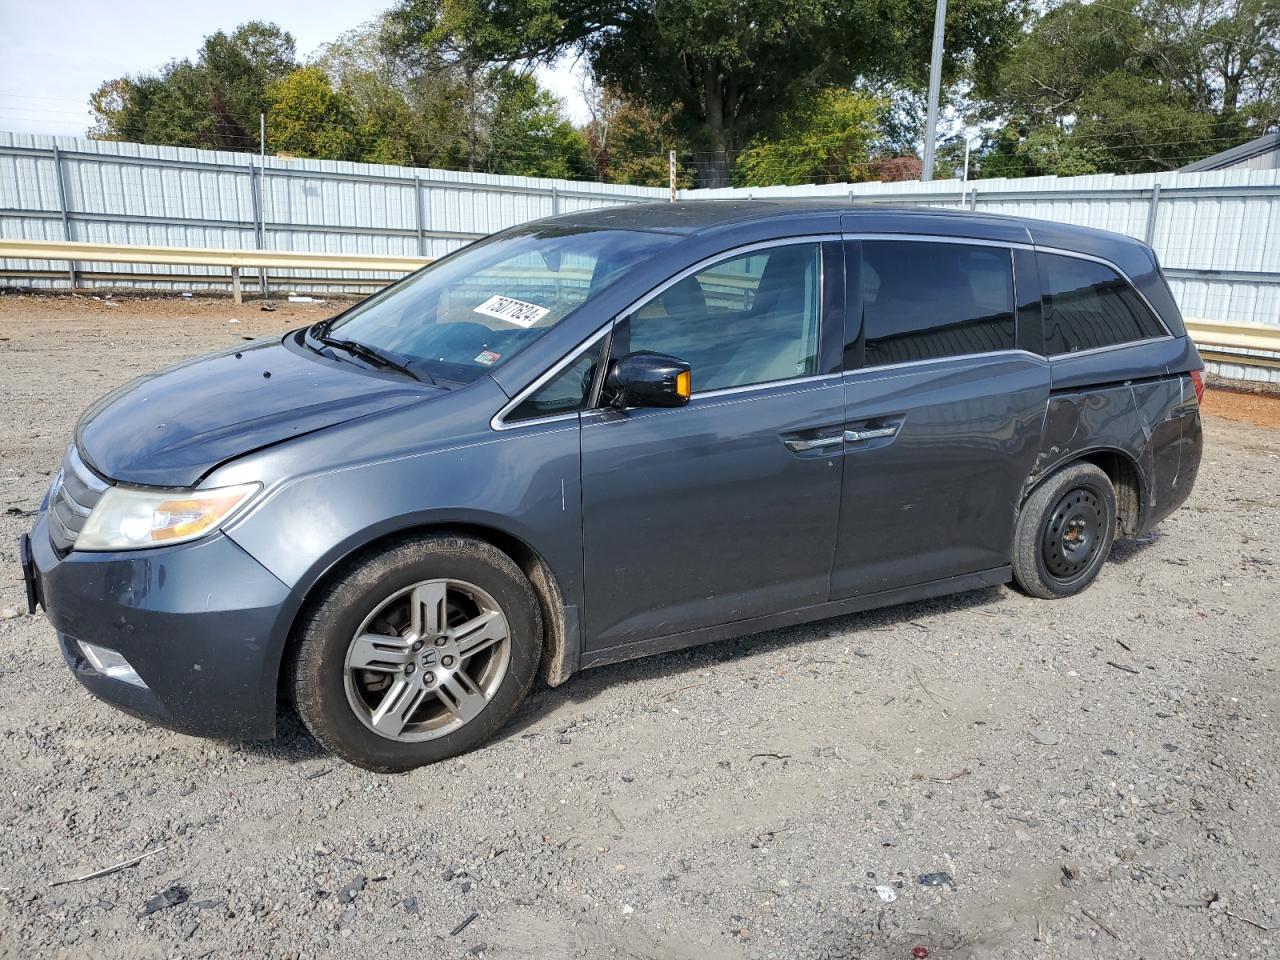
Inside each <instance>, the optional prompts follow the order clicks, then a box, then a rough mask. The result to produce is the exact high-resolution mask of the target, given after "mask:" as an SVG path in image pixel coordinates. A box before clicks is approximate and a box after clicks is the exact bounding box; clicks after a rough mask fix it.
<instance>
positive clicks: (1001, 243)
mask: <svg viewBox="0 0 1280 960" xmlns="http://www.w3.org/2000/svg"><path fill="white" fill-rule="evenodd" d="M844 239H846V240H907V241H910V242H913V243H960V244H968V245H971V246H980V247H1008V248H1009V250H1010V251H1013V250H1030V251H1031V252H1032V253H1050V254H1053V255H1054V256H1058V257H1073V258H1075V259H1076V260H1090V261H1092V262H1093V263H1098V264H1101V265H1102V266H1104V267H1107V268H1108V269H1109V270H1113V271H1115V274H1116V276H1118V277H1119V278H1120V279H1121V280H1123V281H1124V282H1125V284H1127V285H1128V287H1129V289H1130V290H1132V291H1133V292H1134V293H1135V294H1137V296H1138V299H1139V300H1141V301H1142V302H1143V304H1144V305H1145V306H1146V308H1147V309H1148V310H1149V311H1151V316H1153V317H1155V320H1156V323H1158V324H1160V329H1162V330H1163V331H1164V332H1165V336H1166V337H1169V338H1173V331H1172V330H1170V329H1169V325H1168V324H1167V323H1165V322H1164V317H1162V316H1161V315H1160V311H1159V310H1157V309H1156V308H1155V306H1154V305H1153V304H1152V303H1151V301H1150V300H1148V299H1147V295H1146V294H1144V293H1143V292H1142V291H1141V290H1139V289H1138V285H1137V284H1136V283H1134V282H1133V277H1131V276H1129V274H1128V273H1126V272H1125V271H1124V270H1123V269H1122V268H1121V267H1120V265H1119V264H1117V263H1114V262H1112V261H1111V260H1108V259H1107V258H1106V257H1099V256H1097V255H1096V254H1092V253H1084V252H1083V251H1081V250H1064V249H1062V248H1061V247H1042V246H1038V245H1037V244H1034V243H1031V242H1030V241H1027V242H1025V243H1024V242H1022V241H1021V240H985V239H979V238H977V237H937V236H933V235H931V234H927V233H846V234H845V235H844ZM1010 256H1012V253H1010ZM1014 271H1015V275H1014V278H1013V282H1014V291H1015V293H1014V298H1015V300H1016V299H1017V292H1016V291H1017V283H1018V278H1017V274H1016V271H1017V265H1016V264H1015V265H1014ZM1040 284H1041V286H1040V302H1041V304H1042V305H1043V303H1044V280H1043V279H1041V281H1040ZM1014 309H1015V310H1016V309H1017V304H1016V303H1015V304H1014ZM1163 339H1165V337H1148V338H1147V339H1146V340H1129V341H1126V342H1125V343H1116V344H1108V345H1107V346H1105V347H1090V348H1089V350H1077V351H1076V352H1075V353H1054V354H1042V356H1046V357H1050V358H1052V357H1078V356H1080V355H1081V354H1083V353H1093V352H1096V351H1100V350H1111V349H1114V348H1115V347H1129V346H1133V345H1134V344H1136V343H1154V342H1156V341H1158V340H1163ZM965 356H969V354H965Z"/></svg>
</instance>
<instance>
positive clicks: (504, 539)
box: [276, 520, 581, 701]
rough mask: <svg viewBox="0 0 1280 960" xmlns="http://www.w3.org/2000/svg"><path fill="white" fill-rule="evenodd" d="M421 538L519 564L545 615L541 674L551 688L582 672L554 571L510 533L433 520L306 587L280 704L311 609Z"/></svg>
mask: <svg viewBox="0 0 1280 960" xmlns="http://www.w3.org/2000/svg"><path fill="white" fill-rule="evenodd" d="M423 534H453V535H455V536H462V537H470V538H473V539H476V540H481V541H483V542H485V543H488V544H489V545H491V546H493V547H495V548H497V549H498V550H500V551H502V553H504V554H506V556H508V557H510V558H511V560H512V561H514V562H515V564H516V566H518V567H519V568H520V569H521V571H523V573H524V575H525V576H526V577H527V578H528V580H529V583H530V584H531V585H532V587H533V592H534V594H535V595H536V596H537V598H538V606H539V609H540V612H541V614H542V636H541V638H540V642H541V644H542V657H541V666H540V667H539V674H540V675H541V677H542V678H543V680H544V681H545V682H546V683H547V684H548V685H550V686H553V687H555V686H559V685H560V684H562V683H564V682H565V681H566V680H568V679H569V677H571V676H572V675H573V674H574V673H575V672H576V671H577V669H578V661H579V653H580V650H581V646H580V643H579V637H578V632H577V631H578V623H577V620H576V617H570V616H568V610H567V608H566V606H565V603H564V594H563V593H562V591H561V588H560V581H559V578H558V577H557V576H556V574H555V572H554V571H553V570H552V569H551V567H550V565H549V564H548V563H547V562H546V561H545V560H544V559H543V558H542V556H541V555H540V554H539V553H538V551H537V550H535V549H534V548H533V547H532V546H531V545H530V544H528V543H527V542H525V541H524V540H523V539H522V538H520V537H518V536H516V535H515V534H513V533H511V532H510V531H508V530H503V529H502V528H500V527H497V526H493V525H490V524H485V523H482V522H476V521H473V520H431V521H426V522H419V523H410V524H406V525H404V526H401V527H397V528H395V529H393V530H388V531H384V532H380V533H378V534H377V535H375V536H373V537H371V538H369V539H367V540H364V541H362V542H360V543H358V544H355V545H352V546H349V548H348V549H347V550H346V551H345V552H344V553H342V554H341V555H340V556H338V557H336V558H334V559H333V560H332V561H331V562H330V563H329V564H328V566H327V567H326V568H325V569H324V570H323V571H322V572H321V573H320V574H319V575H318V576H317V577H314V578H313V579H312V580H311V582H310V583H309V584H308V585H307V586H306V587H305V589H304V590H303V591H302V593H301V597H300V600H299V602H298V604H297V608H296V610H295V611H294V612H293V616H292V617H291V618H290V622H289V629H288V632H287V634H286V636H285V642H284V644H283V646H282V648H281V651H280V658H279V660H278V662H277V663H278V665H277V677H276V687H277V693H278V697H279V699H280V700H281V701H286V700H288V699H289V698H290V691H289V690H288V682H289V678H288V677H287V676H286V673H287V671H285V670H282V669H279V665H280V664H283V663H285V662H287V659H288V656H289V653H290V651H291V650H292V649H293V647H294V645H295V644H296V643H297V642H298V635H297V628H298V624H299V622H300V621H301V620H302V618H303V616H304V615H305V613H306V611H307V609H308V608H309V607H310V605H311V604H312V603H313V602H314V601H315V598H316V597H317V596H318V595H319V593H320V592H321V591H322V590H324V588H325V587H326V586H328V585H329V584H330V583H332V582H333V581H334V580H335V579H336V578H338V577H339V576H341V575H342V574H343V573H345V572H346V571H347V570H349V569H350V568H351V567H352V566H353V565H354V564H357V563H359V562H360V561H361V560H362V559H363V558H365V557H367V556H371V555H373V554H375V553H378V552H379V551H381V550H384V549H386V548H387V547H388V546H390V545H391V544H394V543H396V542H397V541H400V540H404V539H406V538H409V537H414V536H420V535H423Z"/></svg>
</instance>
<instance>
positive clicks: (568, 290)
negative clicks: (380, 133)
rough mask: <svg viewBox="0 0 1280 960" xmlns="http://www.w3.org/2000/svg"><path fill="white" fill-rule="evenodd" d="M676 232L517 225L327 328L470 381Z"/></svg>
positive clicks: (440, 374)
mask: <svg viewBox="0 0 1280 960" xmlns="http://www.w3.org/2000/svg"><path fill="white" fill-rule="evenodd" d="M676 239H677V237H675V236H673V235H671V234H662V233H648V232H642V231H634V230H595V229H587V228H582V227H565V226H551V225H545V224H544V225H533V226H530V227H523V228H519V229H517V230H513V231H507V232H505V233H501V234H498V235H496V236H494V237H490V238H489V239H487V240H482V241H480V242H479V243H475V244H472V245H471V246H469V247H466V248H464V249H463V250H460V251H458V252H457V253H455V254H453V255H451V256H449V257H446V258H445V259H443V260H441V261H440V262H439V263H436V264H433V265H432V266H430V267H427V268H426V269H425V270H422V271H421V272H419V273H417V274H414V275H413V276H412V277H409V278H408V279H407V280H405V281H404V282H402V283H399V284H397V285H395V286H393V287H390V288H388V289H387V290H384V291H383V292H381V293H378V294H375V295H374V296H372V297H370V298H369V299H368V300H366V301H364V302H363V303H361V304H359V305H358V306H356V307H354V308H353V309H352V310H351V311H350V312H349V313H347V314H346V315H345V316H343V317H342V318H341V319H339V320H337V321H336V322H334V323H333V324H332V325H331V326H330V327H329V328H328V329H325V330H323V333H324V335H325V336H326V337H329V338H334V339H338V340H349V341H354V342H356V343H358V344H361V345H364V346H368V347H372V348H374V349H376V350H379V351H383V352H384V353H386V354H388V355H391V356H395V357H397V358H399V359H402V360H403V361H404V362H405V363H406V364H407V366H408V367H409V368H410V369H411V370H412V371H415V372H417V373H425V374H426V375H427V376H428V377H429V378H431V379H434V380H448V381H453V382H456V383H470V382H471V381H472V380H474V379H476V378H477V377H479V376H480V375H481V374H483V373H485V372H487V371H489V370H492V369H493V368H494V367H497V366H498V365H500V364H502V363H504V362H505V361H507V360H509V359H511V357H512V356H514V355H515V354H516V353H517V352H518V351H519V350H521V349H523V348H524V347H527V346H528V345H529V344H531V343H533V342H534V341H535V340H537V339H538V338H539V337H541V336H542V335H543V334H544V333H546V332H547V331H548V330H549V329H551V327H553V326H555V325H556V324H557V323H559V322H560V321H561V320H563V319H564V318H565V317H566V316H568V315H569V314H570V313H572V312H573V311H574V310H576V309H577V308H578V307H580V306H582V305H583V304H584V303H586V302H587V301H588V300H589V299H591V297H593V296H594V295H595V294H597V293H598V292H599V291H600V290H602V289H604V287H606V286H607V285H608V284H609V283H610V282H612V281H613V280H614V279H616V278H617V276H618V275H619V274H620V273H621V272H622V271H624V270H625V269H626V268H627V267H630V266H631V265H632V264H635V263H637V262H638V261H640V260H643V259H645V258H647V257H650V256H652V255H653V254H654V253H656V252H658V251H659V250H661V249H663V248H665V247H667V246H669V245H670V244H672V243H674V242H675V240H676Z"/></svg>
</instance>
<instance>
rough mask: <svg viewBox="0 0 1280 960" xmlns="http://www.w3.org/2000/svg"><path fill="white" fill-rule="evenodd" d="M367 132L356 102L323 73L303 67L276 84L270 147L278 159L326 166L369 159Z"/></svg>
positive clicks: (272, 91)
mask: <svg viewBox="0 0 1280 960" xmlns="http://www.w3.org/2000/svg"><path fill="white" fill-rule="evenodd" d="M372 132H373V131H367V132H366V131H363V130H362V129H361V124H360V122H359V120H358V119H357V117H356V113H355V109H354V108H353V105H352V103H351V99H350V98H349V97H347V96H345V95H344V94H342V93H340V92H338V91H336V90H334V89H333V85H332V84H331V83H330V82H329V77H328V75H327V74H325V72H324V71H323V70H321V69H320V68H319V67H302V68H300V69H298V70H294V71H293V72H292V73H290V74H289V75H288V76H287V77H285V78H284V79H283V80H281V81H279V82H278V83H275V84H272V86H271V88H270V90H269V91H268V95H267V142H268V143H270V144H271V148H272V150H273V151H274V152H275V153H280V154H286V155H293V156H299V157H323V158H325V159H327V160H359V159H362V158H363V157H364V154H365V150H364V143H363V142H362V141H363V139H364V137H362V133H363V134H366V135H367V134H368V133H372Z"/></svg>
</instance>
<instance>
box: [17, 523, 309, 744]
mask: <svg viewBox="0 0 1280 960" xmlns="http://www.w3.org/2000/svg"><path fill="white" fill-rule="evenodd" d="M45 523H46V520H45V516H44V514H43V513H42V514H41V515H40V517H39V519H38V521H37V523H36V526H35V529H33V530H32V532H31V539H30V556H31V563H32V566H33V568H34V578H33V579H34V582H32V581H31V580H29V581H28V583H29V587H30V589H33V590H34V591H36V593H37V596H38V597H39V599H40V600H42V601H43V604H44V607H45V609H46V612H47V613H48V617H49V621H50V622H51V623H52V624H53V626H54V629H56V630H57V631H58V642H59V644H60V645H61V647H62V653H63V656H64V658H65V659H66V661H67V664H68V666H69V667H70V668H71V671H72V672H73V673H74V674H75V676H76V678H77V679H78V680H79V681H80V682H81V683H82V684H84V686H85V687H87V688H88V690H89V692H90V693H92V694H93V695H94V696H96V697H98V698H99V699H102V700H105V701H107V702H108V703H110V704H112V705H113V706H116V707H119V708H120V709H122V710H124V711H126V712H128V713H131V714H133V715H135V716H139V717H142V718H143V719H146V720H151V721H154V722H156V723H159V724H161V725H163V726H166V727H170V728H172V729H174V730H178V731H180V732H182V733H189V734H194V735H196V736H209V737H231V738H244V739H259V738H266V737H270V736H273V735H274V733H275V714H276V682H277V675H278V671H279V665H280V656H281V652H282V651H283V648H284V641H285V637H286V636H287V632H288V629H289V624H290V623H291V622H292V618H293V614H294V613H295V612H296V610H297V606H298V604H297V603H296V602H295V598H294V595H293V594H292V593H291V591H290V590H289V589H288V588H287V587H286V586H285V585H284V584H283V583H281V582H280V581H279V580H278V579H276V577H275V576H274V575H272V574H271V573H270V572H269V571H267V569H266V568H265V567H263V566H262V565H261V564H259V563H258V562H257V561H256V560H254V559H253V558H252V557H251V556H249V554H247V553H245V552H244V550H242V549H241V548H240V547H239V546H237V545H236V544H235V543H234V542H232V541H231V540H229V539H228V538H227V537H224V536H222V535H221V534H215V535H214V536H212V537H210V538H208V539H205V540H198V541H195V542H193V543H187V544H179V545H176V546H172V547H159V548H155V549H150V550H136V551H128V552H120V553H84V552H81V553H77V552H75V551H72V552H71V553H69V554H67V555H66V556H65V557H59V556H58V555H57V553H55V552H54V549H53V546H52V545H51V544H50V542H49V533H48V530H47V529H46V527H45ZM24 566H25V564H24ZM81 640H84V641H87V642H90V643H95V644H99V645H100V646H104V647H108V648H110V649H112V650H115V651H118V652H119V653H120V654H122V655H123V656H124V657H125V659H127V660H128V661H129V663H130V664H131V665H132V666H133V668H134V670H136V671H137V673H138V676H139V677H141V679H142V681H143V682H144V683H145V684H146V686H145V687H142V686H135V685H132V684H128V683H124V682H121V681H119V680H115V679H112V678H110V677H106V676H103V675H102V674H100V673H99V672H98V671H97V670H95V669H94V667H93V666H92V664H90V663H89V661H88V660H87V659H86V657H85V656H84V653H83V651H82V650H81V648H80V644H79V641H81Z"/></svg>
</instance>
